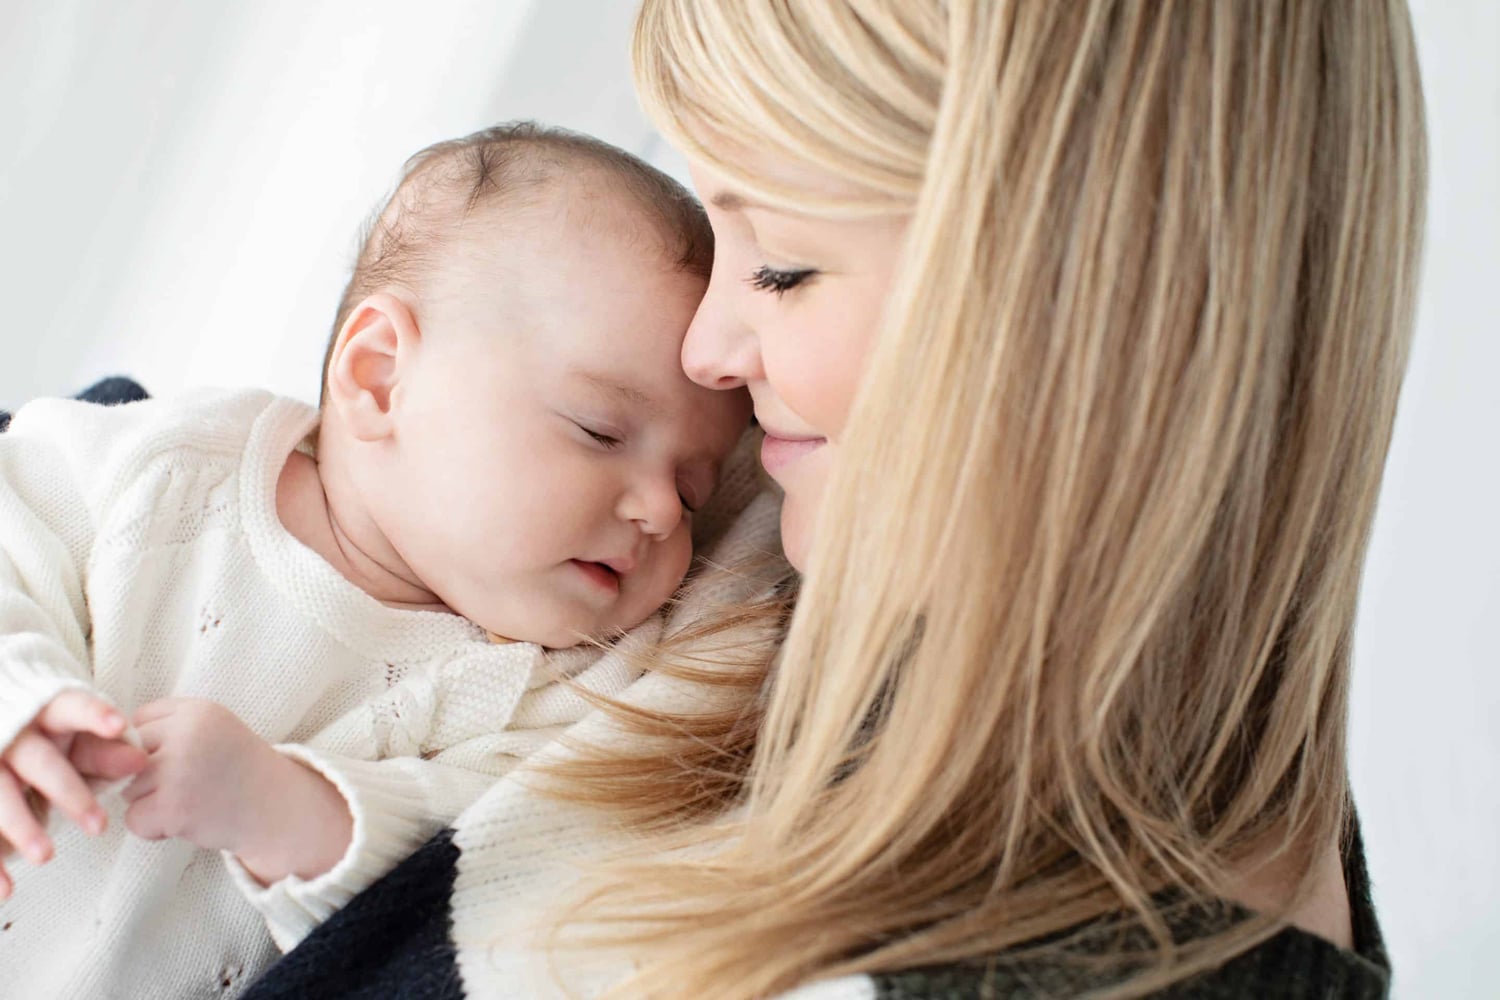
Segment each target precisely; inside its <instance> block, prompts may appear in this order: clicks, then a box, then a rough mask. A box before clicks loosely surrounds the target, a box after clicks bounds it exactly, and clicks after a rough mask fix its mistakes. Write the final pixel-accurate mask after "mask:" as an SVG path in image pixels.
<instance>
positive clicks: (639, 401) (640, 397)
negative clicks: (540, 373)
mask: <svg viewBox="0 0 1500 1000" xmlns="http://www.w3.org/2000/svg"><path fill="white" fill-rule="evenodd" d="M573 374H574V375H575V376H576V377H578V378H581V379H583V380H584V381H585V382H587V383H588V384H589V385H591V386H593V387H594V388H595V389H597V390H599V391H600V392H602V393H604V394H605V395H608V396H614V397H616V398H617V399H620V400H622V401H624V402H626V403H631V404H634V405H635V406H639V407H641V408H642V409H644V410H646V411H647V412H655V411H656V410H657V409H659V407H658V406H657V405H656V400H654V399H652V398H651V397H650V396H648V395H647V394H646V393H644V392H642V391H641V390H640V389H637V388H636V387H635V386H633V385H626V384H624V383H623V382H619V381H617V380H615V379H613V378H610V377H609V376H608V375H603V374H600V373H599V372H591V371H584V370H583V369H574V370H573Z"/></svg>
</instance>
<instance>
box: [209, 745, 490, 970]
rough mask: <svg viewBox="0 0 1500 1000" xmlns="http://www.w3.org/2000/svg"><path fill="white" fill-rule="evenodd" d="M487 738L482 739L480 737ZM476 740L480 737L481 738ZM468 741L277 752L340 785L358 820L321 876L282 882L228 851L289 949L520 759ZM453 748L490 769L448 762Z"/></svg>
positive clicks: (349, 813)
mask: <svg viewBox="0 0 1500 1000" xmlns="http://www.w3.org/2000/svg"><path fill="white" fill-rule="evenodd" d="M482 739H484V738H483V737H481V738H480V740H482ZM475 742H479V741H478V740H476V741H475ZM464 746H465V745H464V744H459V745H458V746H456V747H452V748H449V750H448V751H446V752H445V753H443V754H440V755H438V756H437V757H436V758H435V759H431V760H423V759H420V758H415V757H398V758H392V759H387V760H380V761H367V760H356V759H352V758H348V757H341V756H339V755H336V754H330V753H325V752H322V751H315V750H311V749H309V748H307V747H303V746H294V745H287V746H281V747H277V748H276V749H277V751H278V752H279V753H280V754H281V755H283V756H284V758H285V759H287V760H288V761H295V762H296V763H295V764H294V765H293V766H294V767H296V768H298V769H299V770H301V771H302V772H303V773H304V774H307V775H310V776H313V777H315V778H317V780H319V781H322V782H325V783H326V786H327V787H329V788H333V789H336V790H337V795H338V801H339V804H340V807H341V808H342V809H343V810H344V818H345V822H346V823H347V822H349V821H351V820H352V826H350V827H346V828H345V829H346V830H348V836H347V839H346V840H345V842H344V847H343V850H342V854H341V856H340V857H338V858H337V859H335V863H334V864H332V865H331V866H329V867H328V868H327V869H326V870H324V871H322V872H321V873H319V874H317V875H316V877H313V876H310V875H304V874H303V873H301V872H296V873H293V874H291V875H288V876H287V877H285V878H282V879H279V880H276V879H271V878H266V877H264V873H263V872H261V871H258V870H257V869H256V868H255V867H254V865H253V863H252V859H250V858H246V857H245V856H243V855H241V856H238V857H236V856H233V852H230V853H226V856H225V860H226V861H227V862H228V863H229V868H230V872H231V874H232V875H233V877H234V879H235V881H236V883H237V884H238V886H239V888H240V891H241V892H242V893H243V894H244V896H245V897H246V898H247V899H248V900H249V901H250V902H251V903H252V904H253V905H254V906H255V907H256V908H257V909H258V910H260V911H261V913H262V915H263V916H264V917H265V919H266V926H267V928H268V929H269V930H270V932H271V936H272V938H273V939H274V940H275V941H276V943H277V945H278V946H280V947H281V949H282V950H284V951H285V950H290V949H291V948H292V947H293V946H294V945H296V944H297V943H298V942H299V941H301V940H302V939H303V938H304V937H306V936H307V935H308V934H309V933H310V932H311V931H312V930H313V929H314V928H316V927H317V926H318V925H319V924H321V923H322V922H323V921H325V920H327V919H328V918H329V917H331V916H332V915H333V914H334V913H335V912H336V911H337V910H339V909H340V908H341V907H342V906H343V905H344V904H345V903H347V902H348V901H349V900H350V899H353V898H354V897H355V896H356V895H358V894H359V893H360V892H361V891H363V890H364V889H366V888H368V887H369V886H370V885H372V884H373V883H374V882H375V881H376V880H378V879H379V878H380V877H381V876H383V875H385V874H386V873H387V872H388V871H390V870H391V869H392V868H394V867H395V866H396V865H397V864H399V863H400V862H401V861H402V860H404V859H405V858H406V857H407V856H408V855H410V854H411V852H412V851H414V850H416V849H417V848H418V847H420V846H421V845H422V844H424V843H426V842H427V840H428V839H429V838H430V837H431V836H432V835H433V834H434V833H436V832H438V831H439V830H441V829H442V828H443V827H445V826H447V825H449V824H450V823H451V822H452V821H453V820H454V819H455V818H456V817H457V816H458V814H459V813H461V812H463V810H464V809H465V808H467V807H468V806H469V805H470V804H472V803H473V802H474V800H475V799H477V798H479V796H480V795H482V794H483V793H484V792H485V791H487V790H488V789H489V788H491V787H492V786H493V785H494V783H495V781H496V780H497V779H498V778H499V777H500V776H501V775H503V774H504V773H505V772H506V771H507V770H509V768H510V766H511V765H512V764H513V763H514V759H513V758H509V757H506V756H504V755H500V754H483V755H481V754H468V755H464V754H463V753H462V751H463V748H464ZM449 754H455V755H458V756H463V757H467V759H468V760H469V761H470V762H472V761H473V759H475V758H479V757H482V758H483V759H484V760H485V761H486V762H487V763H486V765H485V766H483V767H479V768H476V767H473V766H456V765H454V764H451V763H447V762H445V760H444V758H445V757H448V756H449Z"/></svg>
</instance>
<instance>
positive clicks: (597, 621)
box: [479, 595, 670, 649]
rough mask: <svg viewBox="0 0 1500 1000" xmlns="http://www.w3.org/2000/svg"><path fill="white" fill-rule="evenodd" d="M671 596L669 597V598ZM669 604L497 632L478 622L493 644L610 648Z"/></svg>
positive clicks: (564, 618) (560, 616)
mask: <svg viewBox="0 0 1500 1000" xmlns="http://www.w3.org/2000/svg"><path fill="white" fill-rule="evenodd" d="M669 596H670V595H669ZM666 603H667V598H663V599H662V600H661V601H659V602H657V603H656V604H655V605H654V606H652V607H651V608H650V609H648V610H646V611H645V612H641V611H639V610H636V611H634V612H627V613H625V614H623V615H621V614H615V615H611V614H605V615H601V616H597V617H578V616H576V615H570V614H567V613H566V612H563V613H559V614H558V615H557V616H556V618H555V619H553V620H549V621H548V622H547V623H546V624H541V623H539V622H538V621H536V620H533V621H532V622H531V623H530V624H529V625H521V626H515V627H511V628H510V629H509V630H508V631H507V630H497V629H495V628H491V627H490V626H488V625H484V624H483V623H479V624H480V627H482V628H484V629H485V631H486V632H488V633H489V634H490V637H491V639H492V640H493V641H498V642H529V643H534V644H536V645H538V646H542V647H544V648H546V649H572V648H574V647H575V646H583V645H608V644H610V643H613V642H614V641H616V640H617V639H619V638H620V636H622V635H624V634H625V633H627V632H629V631H630V630H632V629H634V628H636V627H637V626H639V625H640V624H641V623H643V622H645V621H646V620H647V619H649V618H650V617H651V616H652V615H654V614H655V613H656V612H657V610H658V609H660V608H661V607H662V605H664V604H666Z"/></svg>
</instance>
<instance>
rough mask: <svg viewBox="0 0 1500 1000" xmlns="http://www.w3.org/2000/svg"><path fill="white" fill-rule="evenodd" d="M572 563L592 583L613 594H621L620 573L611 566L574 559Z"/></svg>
mask: <svg viewBox="0 0 1500 1000" xmlns="http://www.w3.org/2000/svg"><path fill="white" fill-rule="evenodd" d="M571 562H572V563H573V565H574V566H576V567H578V570H579V572H581V573H582V574H583V575H584V576H585V577H586V578H587V579H588V580H589V581H590V582H591V583H593V584H595V585H596V586H598V587H600V588H603V589H605V590H609V591H611V592H613V593H619V592H620V580H621V576H620V574H619V572H617V571H616V570H615V569H614V568H613V567H612V566H610V565H609V564H607V563H602V562H590V561H587V560H584V559H574V560H571Z"/></svg>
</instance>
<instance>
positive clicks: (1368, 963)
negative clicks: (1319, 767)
mask: <svg viewBox="0 0 1500 1000" xmlns="http://www.w3.org/2000/svg"><path fill="white" fill-rule="evenodd" d="M1344 881H1345V885H1346V887H1347V889H1348V894H1349V913H1350V924H1351V929H1352V932H1353V947H1352V948H1349V949H1345V948H1340V947H1338V946H1337V945H1335V944H1334V943H1333V942H1331V941H1328V940H1327V939H1325V938H1322V937H1319V936H1317V935H1315V934H1311V933H1308V932H1307V931H1304V930H1301V929H1299V928H1296V927H1287V928H1284V929H1283V930H1281V931H1279V932H1278V933H1276V934H1274V935H1273V936H1271V937H1270V938H1268V939H1266V940H1265V941H1263V942H1261V943H1260V944H1259V945H1257V946H1255V947H1254V948H1251V949H1250V950H1248V951H1246V952H1244V953H1243V954H1241V955H1239V956H1237V957H1235V958H1233V959H1231V960H1230V961H1228V962H1226V963H1224V964H1223V965H1221V966H1219V967H1217V968H1215V969H1210V970H1208V971H1206V972H1203V973H1200V974H1199V975H1197V976H1194V977H1192V978H1190V979H1188V980H1185V981H1183V982H1180V983H1177V984H1175V985H1173V986H1171V987H1169V988H1167V989H1165V990H1163V991H1161V992H1160V993H1159V994H1156V995H1158V996H1161V997H1170V998H1174V1000H1189V998H1192V1000H1231V998H1234V1000H1238V998H1244V997H1266V996H1275V997H1288V998H1292V1000H1296V998H1302V997H1306V998H1314V997H1316V998H1319V1000H1324V998H1329V997H1339V998H1345V1000H1379V998H1383V997H1386V996H1387V995H1389V993H1390V982H1391V967H1390V960H1389V958H1388V957H1387V955H1386V950H1385V942H1384V940H1383V938H1382V936H1381V932H1380V924H1379V921H1378V920H1377V919H1376V916H1375V908H1374V904H1373V902H1372V900H1371V895H1370V876H1369V871H1368V869H1367V867H1366V864H1365V855H1364V846H1363V844H1362V842H1361V840H1360V835H1359V828H1358V825H1357V824H1355V825H1353V826H1352V828H1351V836H1350V838H1349V842H1348V844H1347V845H1346V846H1345V850H1344ZM1249 915H1250V914H1249V911H1247V910H1245V909H1243V908H1241V907H1238V906H1235V905H1233V904H1229V903H1218V904H1212V905H1198V906H1193V907H1188V908H1186V909H1185V910H1184V911H1182V916H1181V917H1180V920H1181V921H1182V925H1181V926H1182V927H1183V929H1187V930H1190V931H1192V932H1195V933H1196V934H1205V933H1215V932H1217V931H1222V930H1225V929H1227V928H1228V927H1229V926H1231V925H1232V924H1233V923H1234V922H1236V921H1238V920H1243V919H1245V918H1246V917H1248V916H1249ZM1174 929H1175V928H1174ZM1096 968H1097V967H1096ZM1109 982H1110V980H1109V979H1108V978H1100V974H1099V973H1098V972H1097V971H1092V970H1091V969H1090V967H1088V966H1086V965H1083V964H1079V965H1068V964H1062V963H1059V962H1057V961H1056V960H1048V959H1028V958H1024V957H1016V956H1012V955H1009V954H1003V953H1002V954H1000V955H997V956H993V957H991V958H990V959H988V960H986V961H982V962H971V963H970V962H965V963H951V964H944V965H935V966H929V967H923V968H916V969H908V970H904V971H901V972H892V973H877V974H874V975H869V976H850V977H845V978H843V979H836V980H829V981H826V982H823V983H816V984H812V985H809V986H807V987H804V988H803V989H801V990H797V991H794V992H793V993H791V994H789V995H788V996H787V997H786V998H785V1000H856V998H857V1000H960V998H965V1000H967V998H971V997H972V998H979V997H985V998H991V1000H1007V998H1022V997H1036V996H1075V995H1078V994H1080V993H1084V992H1089V991H1091V990H1096V989H1099V988H1101V987H1105V986H1108V985H1109Z"/></svg>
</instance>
